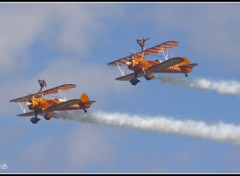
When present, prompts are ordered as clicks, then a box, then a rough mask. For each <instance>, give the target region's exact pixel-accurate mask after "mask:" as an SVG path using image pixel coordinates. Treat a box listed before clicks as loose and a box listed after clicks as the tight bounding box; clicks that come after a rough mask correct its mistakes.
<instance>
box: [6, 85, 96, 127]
mask: <svg viewBox="0 0 240 176" xmlns="http://www.w3.org/2000/svg"><path fill="white" fill-rule="evenodd" d="M41 87H42V86H41ZM75 87H76V85H74V84H63V85H61V86H57V87H54V88H52V89H48V90H44V91H41V89H40V91H39V92H38V93H35V94H31V95H27V96H24V97H21V98H17V99H13V100H10V102H17V103H19V105H20V107H21V108H22V110H23V112H24V113H23V114H19V115H18V116H34V117H32V118H31V119H30V121H31V122H32V123H33V124H36V123H37V122H38V121H39V120H40V119H39V118H37V116H38V114H39V115H41V116H43V117H44V118H45V119H46V120H50V119H51V118H52V117H54V114H53V112H54V111H66V110H79V109H83V110H84V112H85V113H86V112H87V110H86V109H87V108H90V106H91V104H92V103H94V102H95V101H93V100H89V98H88V96H87V94H85V93H83V94H82V95H81V97H80V98H79V99H72V100H66V99H65V98H50V99H47V98H44V96H45V95H49V94H56V93H60V92H62V91H67V90H69V89H72V88H75ZM24 102H25V105H26V106H27V107H28V108H29V110H32V111H30V112H26V111H25V109H24V108H23V106H22V104H21V103H24Z"/></svg>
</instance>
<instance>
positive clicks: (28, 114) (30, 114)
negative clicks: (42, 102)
mask: <svg viewBox="0 0 240 176" xmlns="http://www.w3.org/2000/svg"><path fill="white" fill-rule="evenodd" d="M34 115H35V111H30V112H26V113H23V114H18V116H22V117H25V116H34Z"/></svg>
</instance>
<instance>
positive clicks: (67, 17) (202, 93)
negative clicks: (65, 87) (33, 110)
mask: <svg viewBox="0 0 240 176" xmlns="http://www.w3.org/2000/svg"><path fill="white" fill-rule="evenodd" d="M0 23H1V28H0V38H1V40H0V51H1V52H0V90H1V91H0V92H1V93H0V94H1V95H0V97H1V101H0V106H1V113H0V121H1V123H0V133H1V140H0V173H239V172H240V168H239V165H240V145H239V141H240V139H239V138H240V137H239V136H240V130H239V129H240V125H239V123H240V110H239V105H240V95H239V94H240V91H239V90H240V88H238V86H239V85H240V75H239V65H240V59H239V47H240V36H239V31H240V3H157V2H156V3H137V2H136V3H103V2H102V3H0ZM142 37H144V38H150V39H149V40H147V43H146V47H147V48H149V47H152V46H155V45H157V44H160V43H163V42H165V41H169V40H170V41H171V40H174V41H178V42H179V46H177V47H175V48H174V49H173V51H174V54H175V55H176V56H184V57H187V58H189V60H190V61H191V62H193V63H198V64H199V65H198V66H197V67H195V68H194V69H193V71H192V72H191V73H189V76H188V78H185V77H184V74H175V75H172V74H163V73H162V74H156V76H159V79H154V80H150V81H147V80H145V79H144V78H140V81H141V82H140V83H139V84H138V85H136V86H132V85H131V84H130V83H129V82H127V81H126V82H125V81H117V80H115V78H116V77H119V76H121V73H120V72H119V70H118V68H117V67H113V66H109V65H107V63H109V62H112V61H114V60H117V59H120V58H122V57H125V56H128V55H129V54H130V52H131V50H132V51H135V52H137V51H139V50H140V47H139V46H138V44H137V42H136V38H142ZM43 78H44V79H45V81H46V83H47V88H52V87H56V86H58V85H62V84H76V86H77V87H76V88H75V89H72V90H71V91H70V93H69V97H68V98H69V99H71V98H78V97H80V96H81V94H82V93H86V94H88V96H89V97H90V99H91V100H95V101H96V103H94V104H93V105H92V107H91V108H90V109H88V113H87V114H90V115H89V117H87V118H88V119H87V118H86V119H87V120H86V119H85V120H84V119H83V118H82V116H84V115H82V111H75V112H69V113H67V114H66V113H62V114H60V115H59V117H58V118H53V119H51V120H45V119H44V118H42V117H40V118H41V119H42V120H41V121H39V123H38V124H36V125H34V124H32V123H31V122H30V121H29V119H30V118H29V117H19V116H17V115H18V114H21V113H22V110H21V108H20V107H19V106H18V104H17V103H12V102H9V100H11V99H15V98H18V97H22V96H25V95H27V94H29V93H34V92H36V91H38V90H39V88H40V87H39V84H38V82H37V80H38V79H43ZM164 78H167V79H168V81H166V82H162V81H161V80H163V79H164ZM176 78H177V80H180V82H179V83H178V84H176V83H174V82H173V81H172V82H171V79H176ZM186 79H187V80H189V81H187V82H185V80H186ZM199 80H204V81H205V82H204V83H203V84H204V86H202V85H200V84H199ZM190 83H191V84H190ZM206 84H208V86H207V87H206ZM223 84H224V85H223ZM219 88H221V90H222V89H224V91H225V92H224V91H219ZM235 90H236V91H235ZM149 119H155V121H154V120H153V121H151V120H149ZM161 120H162V121H161ZM149 121H151V123H148V122H149ZM86 122H87V123H86ZM146 124H147V125H146Z"/></svg>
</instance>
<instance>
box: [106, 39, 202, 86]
mask: <svg viewBox="0 0 240 176" xmlns="http://www.w3.org/2000/svg"><path fill="white" fill-rule="evenodd" d="M147 39H149V38H147ZM147 39H142V40H138V39H137V42H138V44H139V45H140V46H141V47H142V51H140V52H138V53H135V54H132V55H129V56H127V57H124V58H121V59H118V60H116V61H113V62H110V63H108V65H110V66H118V68H119V70H120V72H121V74H122V76H121V77H118V78H116V80H120V81H130V83H131V84H132V85H136V84H137V83H138V82H140V80H139V79H137V78H139V77H143V76H144V77H145V79H146V80H151V79H152V78H154V75H153V74H154V73H184V74H185V76H186V77H187V76H188V73H190V72H191V71H192V69H193V67H195V66H197V65H198V64H196V63H190V61H189V60H188V58H186V57H173V56H172V57H171V58H170V59H168V55H169V53H168V51H169V50H170V49H171V48H173V47H175V46H178V42H176V41H166V42H164V43H162V44H159V45H156V46H154V47H151V48H149V49H145V48H144V47H145V40H147ZM165 52H166V53H165ZM159 53H161V54H162V55H163V56H164V57H165V61H160V60H159V59H154V60H153V59H152V60H150V59H145V58H144V56H150V57H151V56H154V55H153V54H155V56H157V55H156V54H159ZM170 54H172V52H170ZM157 57H162V56H157ZM120 66H127V67H128V69H129V70H133V71H134V73H130V74H127V75H124V69H121V68H120Z"/></svg>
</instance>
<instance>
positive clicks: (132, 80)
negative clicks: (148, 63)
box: [129, 70, 140, 86]
mask: <svg viewBox="0 0 240 176" xmlns="http://www.w3.org/2000/svg"><path fill="white" fill-rule="evenodd" d="M138 72H139V70H136V71H135V75H134V78H132V79H130V80H129V82H130V83H131V84H132V85H134V86H135V85H137V83H139V82H140V80H139V79H137V76H138Z"/></svg>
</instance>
